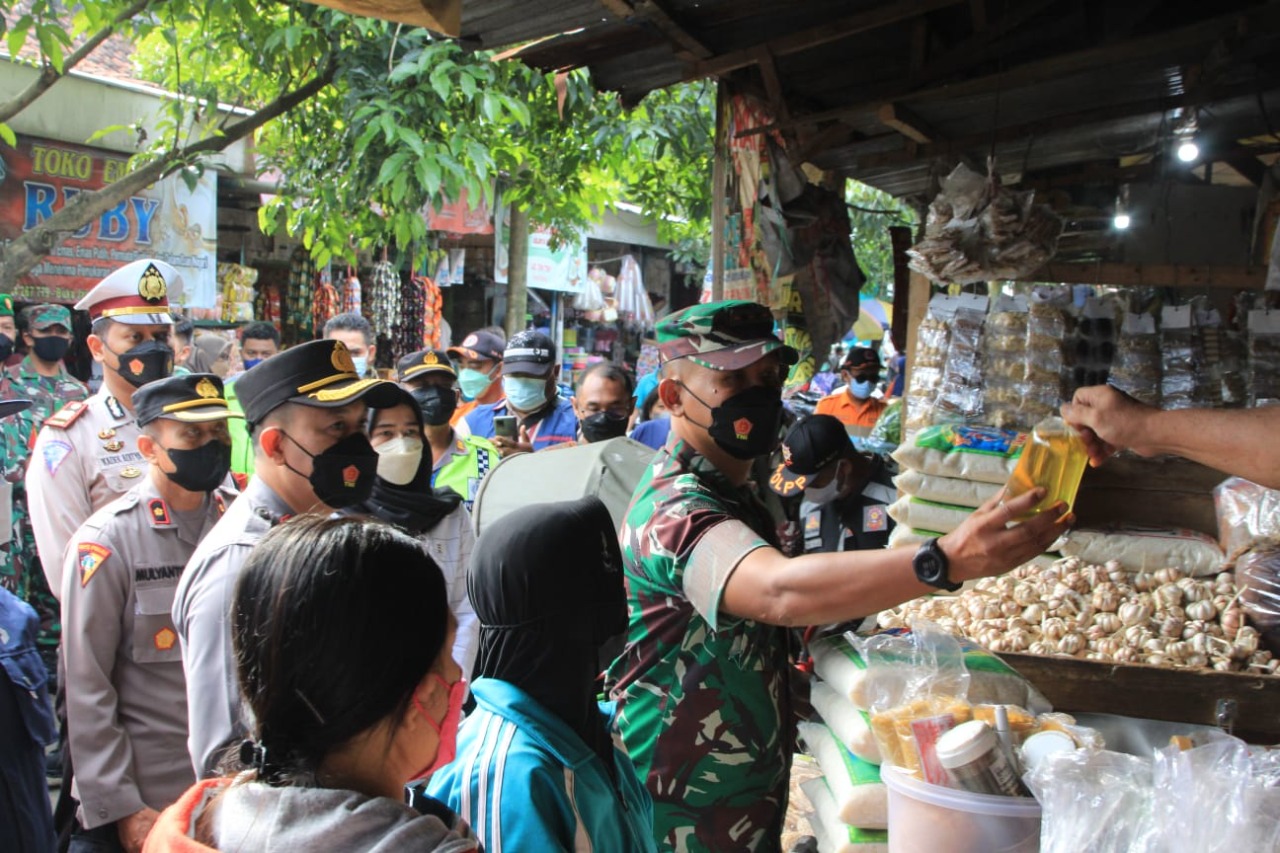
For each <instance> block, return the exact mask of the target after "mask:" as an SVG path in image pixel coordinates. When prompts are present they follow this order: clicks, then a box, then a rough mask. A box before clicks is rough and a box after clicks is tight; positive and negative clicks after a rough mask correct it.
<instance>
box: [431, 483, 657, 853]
mask: <svg viewBox="0 0 1280 853" xmlns="http://www.w3.org/2000/svg"><path fill="white" fill-rule="evenodd" d="M467 590H468V592H469V593H470V596H471V603H472V605H473V607H474V608H475V611H476V616H477V617H478V618H479V620H480V650H479V655H478V657H477V659H476V668H475V674H476V679H475V681H473V682H472V685H471V692H472V695H474V696H475V699H476V711H475V712H474V713H473V714H472V715H471V716H470V717H468V718H467V720H466V722H465V723H464V724H463V726H462V729H461V731H460V732H459V734H458V754H457V758H455V759H454V761H453V763H452V764H450V765H448V766H447V767H444V768H442V769H441V770H439V771H437V773H436V774H435V775H434V776H432V777H431V781H430V783H429V785H428V789H427V790H428V792H429V793H430V794H431V796H433V797H435V798H436V799H438V800H441V801H442V802H444V803H446V804H447V805H449V806H450V807H452V808H453V809H454V810H455V811H457V812H458V814H459V815H460V816H461V817H462V818H463V819H464V820H466V821H467V822H468V823H470V824H471V827H472V829H473V830H474V831H475V833H476V834H477V835H478V836H479V837H480V840H481V842H482V843H483V844H484V847H485V850H486V851H488V853H503V851H504V850H507V851H519V850H538V851H544V850H545V851H554V850H599V851H609V853H615V851H617V853H631V852H632V851H634V853H649V851H655V850H656V849H657V848H656V847H655V844H654V840H653V828H652V827H653V803H652V801H651V800H650V799H649V794H648V792H647V791H645V789H644V786H643V785H642V784H641V783H640V780H639V778H638V777H637V775H636V771H635V767H634V766H633V765H632V763H631V760H630V759H629V758H628V757H627V756H626V754H625V753H623V752H622V751H621V750H619V749H618V748H617V747H615V745H614V741H613V737H612V715H613V708H612V705H611V704H607V703H597V701H596V698H595V694H596V690H595V678H596V675H597V674H598V673H599V664H598V661H597V653H598V650H599V648H600V646H601V645H603V644H604V642H605V641H606V640H608V639H610V638H611V637H613V636H615V635H616V634H618V633H620V632H622V631H623V630H625V629H626V626H627V605H626V597H625V592H624V589H623V580H622V554H621V552H620V551H619V548H618V538H617V533H616V531H615V530H614V527H613V522H612V520H611V519H610V517H609V511H608V510H607V509H605V506H604V504H603V503H601V502H600V501H599V500H598V499H597V498H594V497H591V498H583V499H582V500H578V501H572V502H568V503H555V504H539V505H535V506H529V507H525V508H523V509H521V510H517V511H516V512H513V513H511V514H510V515H508V516H506V517H505V518H503V519H502V520H501V521H499V522H498V523H497V524H495V525H494V526H493V527H491V528H489V530H487V531H486V532H485V533H484V534H483V535H482V536H481V537H480V539H479V541H478V542H477V543H476V548H475V551H474V552H473V554H472V560H471V575H470V578H469V579H468V581H467Z"/></svg>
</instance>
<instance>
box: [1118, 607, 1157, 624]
mask: <svg viewBox="0 0 1280 853" xmlns="http://www.w3.org/2000/svg"><path fill="white" fill-rule="evenodd" d="M1116 612H1117V614H1118V615H1119V616H1120V621H1121V622H1123V623H1124V624H1125V625H1127V626H1134V625H1145V624H1146V623H1147V621H1148V620H1149V619H1151V615H1152V613H1153V611H1152V609H1151V607H1149V606H1147V605H1145V604H1140V603H1138V602H1136V601H1127V602H1125V603H1124V604H1122V605H1120V607H1119V609H1118V610H1117V611H1116Z"/></svg>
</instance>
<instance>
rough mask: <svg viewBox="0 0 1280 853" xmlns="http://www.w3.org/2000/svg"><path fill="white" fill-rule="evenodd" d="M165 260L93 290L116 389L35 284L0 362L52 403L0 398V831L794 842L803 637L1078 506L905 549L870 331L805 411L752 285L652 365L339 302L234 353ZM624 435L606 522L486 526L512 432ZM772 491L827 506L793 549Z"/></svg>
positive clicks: (952, 575)
mask: <svg viewBox="0 0 1280 853" xmlns="http://www.w3.org/2000/svg"><path fill="white" fill-rule="evenodd" d="M176 284H177V273H176V271H175V270H174V269H173V268H172V267H170V266H169V265H167V264H165V263H163V262H162V261H158V260H143V261H136V262H133V263H131V264H127V265H125V266H124V267H122V268H120V269H119V270H117V271H116V272H115V273H113V274H111V275H110V276H108V277H107V278H105V279H103V280H102V282H101V283H100V284H98V286H97V287H95V288H94V289H93V290H92V291H91V292H90V293H88V294H87V295H86V296H85V297H84V298H83V299H82V300H81V301H80V303H79V304H77V306H76V307H77V308H78V309H80V310H84V311H87V312H88V315H89V318H90V321H91V323H92V333H91V334H90V335H89V337H88V347H89V350H90V352H91V353H92V356H93V358H94V360H95V361H97V362H98V363H99V364H101V367H102V375H103V382H102V386H101V388H100V389H99V390H98V391H97V392H96V393H94V394H92V395H90V394H89V393H88V389H87V388H86V387H85V386H83V385H82V384H80V383H79V382H78V381H77V380H75V379H73V378H71V377H70V375H69V374H67V373H66V371H65V369H64V368H63V367H62V365H61V359H62V357H63V355H65V353H66V350H67V345H68V343H69V341H70V339H71V320H70V314H69V312H68V311H67V309H66V308H63V307H60V306H53V305H37V306H33V307H31V308H28V309H27V310H26V311H25V312H24V314H25V316H24V317H23V331H22V335H23V338H24V342H25V343H26V345H27V350H28V352H27V354H26V355H25V356H24V357H23V359H22V360H21V362H20V363H18V364H16V365H14V366H12V367H10V368H7V369H6V371H5V373H4V380H3V386H0V400H4V401H8V400H11V399H14V398H23V399H26V400H30V401H31V402H30V404H29V405H30V407H29V408H26V409H25V411H19V410H20V409H22V408H23V407H24V406H26V405H28V404H25V403H17V402H14V403H3V404H0V416H3V417H4V418H5V420H4V422H3V423H4V426H3V430H4V432H3V437H4V443H5V444H4V453H5V468H4V471H5V480H6V482H7V483H9V484H11V489H12V505H13V511H12V524H11V525H7V527H9V528H11V529H12V539H11V541H10V542H9V543H8V545H7V546H6V547H5V548H3V549H0V553H3V555H4V559H5V562H3V563H0V572H2V573H3V574H0V577H2V578H3V579H4V591H2V592H0V629H2V630H0V660H2V661H3V662H4V671H5V674H6V675H8V679H7V680H6V679H0V731H2V732H3V734H2V735H0V737H2V738H3V739H4V751H3V758H2V759H0V764H3V767H2V768H0V771H2V772H0V786H3V787H4V788H5V789H6V793H7V794H8V796H6V797H0V848H3V849H5V850H40V851H46V850H53V849H58V848H59V847H61V849H68V848H69V849H71V850H74V851H89V850H94V851H98V850H124V851H131V853H132V851H139V850H148V851H197V850H209V849H220V850H242V849H249V850H271V849H281V850H283V849H290V850H293V849H340V850H378V851H381V850H387V851H391V850H396V851H399V850H410V849H422V850H436V851H442V852H443V853H453V851H468V850H479V849H487V850H490V851H499V850H502V849H503V848H504V847H506V848H508V849H518V850H535V849H536V850H570V849H575V850H576V849H599V850H609V851H651V850H715V851H720V850H773V849H778V847H779V844H780V836H781V829H782V821H783V817H784V814H785V811H786V800H787V778H788V772H789V769H790V756H791V752H792V750H793V747H794V735H795V729H794V726H795V722H796V713H797V708H796V707H794V704H793V690H792V684H791V678H790V675H791V673H792V672H793V671H794V669H793V667H792V662H793V661H794V660H795V658H796V655H797V653H798V649H797V648H796V646H795V634H794V632H793V631H792V629H793V628H795V627H801V626H809V625H823V624H829V623H840V622H845V621H848V620H853V619H857V618H860V617H863V616H866V615H869V614H872V613H875V612H877V611H878V610H881V609H883V608H885V607H890V606H894V605H896V604H898V603H901V602H903V601H906V600H908V599H911V598H914V597H917V596H919V595H922V594H925V593H928V592H930V591H932V590H935V589H938V588H944V589H950V588H953V587H954V586H955V585H956V584H958V583H960V582H962V581H964V580H968V579H972V578H978V577H984V576H990V575H995V574H999V573H1001V572H1004V571H1007V570H1009V569H1011V568H1013V567H1015V566H1017V565H1019V564H1020V563H1022V562H1024V561H1025V560H1027V559H1029V558H1031V557H1032V556H1034V555H1036V554H1038V553H1040V552H1042V551H1043V550H1044V549H1045V548H1046V547H1047V546H1048V545H1049V544H1050V543H1051V542H1052V541H1054V540H1055V539H1056V538H1057V537H1058V536H1059V535H1060V534H1061V533H1062V532H1063V531H1064V530H1065V529H1066V527H1067V525H1068V524H1069V523H1070V520H1071V519H1070V517H1069V515H1068V514H1067V513H1066V511H1065V509H1064V510H1063V511H1062V512H1056V513H1055V512H1050V513H1042V514H1040V515H1038V516H1036V517H1035V518H1034V519H1032V520H1031V521H1028V522H1025V523H1023V524H1020V525H1017V526H1013V527H1009V526H1008V522H1009V521H1010V519H1012V518H1017V517H1019V516H1021V515H1022V514H1023V512H1024V511H1025V510H1027V509H1029V508H1030V507H1031V506H1032V505H1034V504H1035V503H1037V502H1038V501H1039V500H1040V499H1041V497H1042V495H1041V493H1039V492H1032V493H1029V494H1027V495H1024V496H1022V497H1020V498H1017V499H1014V500H1010V501H1008V502H1007V503H1000V502H998V501H995V500H993V501H992V502H991V503H989V504H988V505H986V506H984V507H983V508H981V509H980V510H978V511H977V512H975V513H974V514H973V516H972V517H971V518H970V519H969V520H967V521H966V522H965V523H964V524H963V525H962V526H961V527H960V528H959V529H957V530H956V531H955V532H953V533H950V534H947V535H946V536H943V537H941V538H940V539H938V540H932V541H930V542H929V543H927V544H926V545H925V546H923V547H922V548H921V549H920V550H918V551H911V550H904V549H896V550H886V549H884V548H883V540H882V538H880V537H879V534H881V533H883V529H882V528H880V527H878V526H877V525H878V524H879V522H878V521H877V520H876V518H877V516H876V515H875V513H874V512H868V511H867V510H869V509H874V508H875V506H876V501H877V500H878V497H879V496H878V494H877V492H876V488H883V486H882V485H881V480H880V479H879V478H878V476H877V472H876V470H875V463H873V462H872V461H870V460H868V459H867V458H865V457H863V456H861V455H860V454H858V453H856V452H854V451H853V450H852V446H851V445H850V442H849V440H848V433H847V432H846V431H845V428H846V426H857V424H853V423H849V422H844V423H842V422H841V420H840V419H839V416H840V414H841V413H843V412H849V413H852V414H851V417H855V418H857V419H860V420H859V423H860V422H861V420H865V419H866V418H868V417H869V416H868V415H867V411H868V410H869V407H868V404H867V400H868V399H870V397H871V395H870V392H869V391H868V390H867V389H868V383H870V384H871V385H874V383H875V382H876V381H877V380H878V378H879V377H878V369H879V363H878V359H875V360H873V359H871V358H868V357H867V355H866V353H864V352H861V351H858V350H854V351H851V353H850V355H849V356H848V357H847V358H846V361H845V363H844V364H843V365H842V369H843V371H844V372H845V373H846V374H847V379H848V387H847V389H842V390H840V391H838V392H836V394H845V395H847V398H846V399H835V400H833V401H832V402H831V403H829V404H827V403H826V402H825V401H824V405H825V406H827V407H828V408H830V409H831V410H832V411H833V414H831V415H818V416H814V417H813V418H810V419H808V420H807V421H804V422H803V423H801V424H800V425H799V426H797V427H795V428H794V429H791V430H790V432H788V431H787V429H786V427H787V426H788V425H787V422H786V417H785V416H784V406H783V402H782V396H781V391H782V385H783V380H784V379H785V377H786V373H787V368H788V366H789V365H791V364H792V363H794V362H795V360H796V357H797V354H796V353H795V351H794V350H792V349H791V348H790V347H788V346H785V345H784V344H783V343H782V342H781V341H780V340H778V339H777V338H776V337H775V335H774V331H773V320H772V317H771V315H770V313H769V311H768V309H767V308H765V307H764V306H761V305H756V304H753V303H748V302H718V303H710V304H704V305H696V306H693V307H691V308H688V309H684V310H682V311H679V312H676V313H674V314H671V315H669V316H667V317H666V318H663V319H662V320H660V321H659V324H658V328H657V340H658V346H659V351H660V355H661V360H662V368H661V370H660V372H659V373H658V374H657V375H655V376H654V377H646V381H645V382H642V383H640V384H639V386H637V383H636V382H635V381H634V379H633V377H632V376H631V375H630V374H629V373H627V372H626V371H625V370H624V369H622V368H620V367H618V366H616V365H612V364H600V365H595V366H593V367H592V368H590V369H588V370H585V371H583V372H581V373H580V374H579V375H578V376H577V377H576V381H575V383H574V386H573V388H572V389H568V388H565V387H564V386H562V385H561V381H560V380H561V376H560V362H559V359H558V358H557V352H556V348H555V345H554V343H553V342H552V341H551V340H550V339H549V338H548V337H547V336H546V335H543V334H540V333H538V332H536V331H525V332H519V333H517V334H515V335H513V336H512V337H511V339H510V340H506V339H505V338H504V337H503V336H502V334H501V333H500V331H499V330H495V329H482V330H477V331H475V332H473V333H471V334H468V335H467V336H466V337H465V338H464V339H463V340H462V342H461V343H460V344H459V345H458V346H455V347H451V348H449V349H447V350H445V351H441V350H435V349H424V350H421V351H419V352H415V353H411V354H409V355H406V356H405V357H403V358H402V359H400V360H399V361H398V363H397V364H396V369H395V380H394V381H389V380H386V379H383V378H380V377H379V376H378V375H377V374H376V372H375V371H374V370H373V368H372V365H373V363H374V359H375V358H376V348H375V342H374V340H373V336H372V330H371V329H370V328H369V325H368V323H367V322H365V321H364V320H363V319H362V318H360V317H358V316H354V315H342V316H340V317H338V318H335V319H334V320H333V321H331V322H330V323H329V324H328V325H327V326H326V327H325V329H324V333H323V337H322V338H321V339H319V340H315V341H310V342H306V343H301V344H297V345H294V346H292V347H289V348H287V349H281V347H280V340H279V335H278V334H277V333H276V331H275V329H274V328H272V327H271V326H269V325H266V324H251V325H248V326H246V327H244V328H243V329H242V330H241V334H240V336H239V340H238V346H239V347H240V352H239V354H238V355H239V357H240V360H241V361H243V363H244V367H245V369H244V370H243V372H240V373H238V374H237V375H230V376H228V375H227V373H228V366H229V364H230V363H232V362H233V361H235V359H234V358H232V357H230V356H229V355H228V353H227V348H228V347H230V346H234V344H230V343H227V344H226V345H224V344H222V343H217V344H216V345H213V344H206V343H205V342H206V341H207V340H209V339H210V338H211V337H212V336H208V335H206V336H200V337H193V336H192V330H191V329H190V328H186V329H184V328H183V327H182V326H181V325H178V326H177V327H175V324H174V317H173V316H172V314H171V313H170V309H169V305H168V301H167V296H166V294H167V291H168V290H169V289H170V288H173V287H174V286H175V285H176ZM6 308H7V310H8V317H9V318H10V319H12V313H13V312H12V301H11V300H8V299H7V297H6V298H4V299H3V300H0V321H3V320H4V319H5V315H4V314H3V311H4V309H6ZM17 333H18V332H17V329H16V328H13V329H11V330H9V331H5V326H4V325H3V323H0V345H2V344H3V342H4V340H5V337H4V336H6V335H7V336H8V339H9V340H13V339H14V338H15V337H16V335H17ZM218 340H221V339H218ZM233 355H234V354H233ZM873 355H874V354H873ZM175 360H180V361H182V362H183V363H184V365H183V367H182V369H175ZM833 396H834V395H833ZM1107 404H1108V401H1107V400H1102V399H1095V400H1082V401H1080V404H1079V405H1081V406H1092V408H1093V411H1094V413H1095V414H1096V413H1098V412H1104V410H1105V408H1106V405H1107ZM1104 414H1105V412H1104ZM1129 414H1132V413H1129ZM641 417H642V418H643V420H639V419H640V418H641ZM638 420H639V423H638V424H637V421H638ZM646 426H647V427H648V428H647V429H645V427H646ZM1092 429H1093V431H1092V432H1091V433H1090V435H1091V436H1093V438H1094V439H1096V442H1095V446H1097V447H1101V446H1102V445H1103V444H1104V443H1105V442H1107V441H1112V442H1114V441H1117V440H1118V439H1117V438H1116V436H1117V435H1119V434H1120V433H1119V432H1113V431H1111V428H1110V427H1109V426H1107V425H1106V424H1104V423H1102V421H1101V420H1099V419H1097V418H1095V419H1094V422H1093V423H1092ZM628 432H630V433H631V435H632V436H634V439H625V438H623V436H625V435H627V434H628ZM784 436H785V441H783V442H782V449H781V453H780V454H779V453H775V451H776V450H778V445H779V442H780V440H782V439H783V438H784ZM617 439H621V440H624V441H626V440H640V441H642V442H643V443H645V444H648V445H649V446H650V447H653V448H654V455H653V460H652V462H651V463H649V465H648V468H647V471H646V472H645V474H644V475H643V477H642V478H641V479H640V481H639V483H638V484H636V487H635V492H634V496H633V498H632V501H631V505H630V508H629V510H628V511H627V513H626V516H625V520H624V521H623V523H622V525H621V529H620V530H619V529H618V526H617V524H616V523H615V521H614V519H613V517H611V515H610V512H609V511H608V509H607V508H606V507H605V506H604V504H602V503H601V502H600V500H598V499H597V498H595V497H590V496H587V497H583V498H581V499H579V500H575V501H569V502H556V503H544V502H540V501H538V499H537V491H538V488H537V487H538V484H537V483H530V484H528V485H529V490H530V500H529V505H528V506H526V507H524V508H522V509H519V510H517V511H514V512H511V513H510V514H508V515H506V516H505V517H503V518H501V519H500V520H499V521H498V522H496V523H495V524H492V525H490V526H488V527H487V528H486V530H485V531H484V532H483V533H482V535H480V536H479V538H478V539H477V538H476V537H475V535H474V534H473V526H472V524H471V520H470V514H471V512H472V511H473V509H474V504H475V501H476V496H477V492H478V490H479V487H480V484H481V483H482V482H483V481H484V479H485V478H486V476H488V474H489V472H490V471H491V470H492V469H493V468H494V467H496V466H497V464H498V462H499V461H500V460H501V458H502V457H504V456H509V455H512V454H516V453H549V452H565V453H568V451H566V450H565V448H571V447H573V446H575V445H577V444H579V443H591V442H597V441H609V440H617ZM1099 453H1101V451H1099ZM557 458H560V457H557ZM564 458H565V459H566V460H569V459H570V456H568V455H566V456H565V457H564ZM770 460H772V461H770ZM771 466H772V467H771ZM757 484H759V485H760V486H766V485H768V486H771V487H772V488H771V489H769V488H757ZM789 497H791V498H799V497H804V498H806V499H807V502H808V504H809V505H811V506H813V507H817V508H819V509H821V508H823V507H832V508H834V509H833V510H832V516H831V517H832V519H834V520H833V521H832V522H831V523H830V524H828V523H827V522H825V521H823V520H822V519H821V518H820V519H818V521H816V522H814V523H813V524H812V525H811V524H810V522H808V521H805V522H804V526H805V528H806V531H807V529H808V528H809V527H810V526H813V527H814V528H815V531H816V532H815V533H814V535H812V536H810V535H808V534H807V533H806V535H805V536H804V537H803V541H802V542H799V543H790V544H788V543H784V542H783V538H784V537H783V535H782V531H783V530H784V529H785V526H786V525H785V521H786V519H785V518H780V517H779V515H778V512H777V506H778V502H779V501H782V500H785V499H787V498H789ZM855 516H860V517H861V518H862V519H863V521H864V524H863V525H862V526H861V527H854V526H850V525H849V524H846V523H844V522H843V519H846V518H852V517H855ZM793 521H794V519H793ZM6 533H8V531H7V530H6ZM24 600H25V601H26V602H29V604H24V603H23V601H24ZM619 647H620V648H621V652H620V653H618V654H616V655H615V654H613V653H612V651H611V650H613V649H616V648H619ZM606 649H608V650H610V651H609V653H608V654H605V653H604V652H603V651H602V650H606ZM602 670H603V672H602ZM55 685H56V690H55V689H54V688H55ZM52 693H56V694H57V696H58V701H57V703H56V705H57V711H56V717H57V719H55V712H54V709H53V704H52V703H51V702H50V700H49V695H50V694H52ZM602 694H607V695H602ZM464 708H467V709H469V710H466V711H464ZM59 738H61V740H62V741H63V743H64V746H65V749H64V750H63V753H62V754H63V759H62V766H61V770H62V778H63V781H62V785H61V788H60V800H59V804H58V809H57V814H56V819H55V815H54V814H51V813H50V809H49V801H48V795H47V791H46V788H45V766H44V759H45V753H46V748H47V747H49V746H52V745H53V744H54V743H55V742H56V741H58V740H59Z"/></svg>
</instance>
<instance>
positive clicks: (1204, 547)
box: [1061, 527, 1225, 577]
mask: <svg viewBox="0 0 1280 853" xmlns="http://www.w3.org/2000/svg"><path fill="white" fill-rule="evenodd" d="M1061 550H1062V554H1063V555H1064V556H1067V557H1079V558H1080V559H1081V560H1084V561H1085V562H1086V563H1094V564H1098V565H1101V564H1103V563H1105V562H1106V561H1107V560H1117V561H1119V563H1120V565H1121V566H1123V567H1124V569H1125V570H1126V571H1130V572H1141V571H1154V570H1156V569H1163V568H1165V567H1166V566H1168V567H1172V568H1175V569H1180V570H1181V571H1184V572H1186V573H1187V574H1189V575H1191V576H1192V577H1204V576H1206V575H1212V574H1217V573H1218V572H1219V571H1221V567H1222V564H1223V562H1225V557H1224V556H1223V553H1222V549H1221V548H1219V547H1218V543H1217V542H1216V541H1215V540H1214V539H1213V537H1211V536H1206V535H1205V534H1203V533H1197V532H1196V531H1194V530H1166V529H1159V528H1154V527H1150V528H1148V527H1122V528H1117V529H1115V530H1072V531H1071V532H1070V533H1068V534H1067V537H1066V541H1065V542H1064V543H1063V545H1062V549H1061Z"/></svg>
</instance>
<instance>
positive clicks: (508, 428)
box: [493, 415, 516, 439]
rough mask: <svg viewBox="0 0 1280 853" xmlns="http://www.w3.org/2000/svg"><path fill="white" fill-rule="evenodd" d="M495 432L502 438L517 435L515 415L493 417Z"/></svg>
mask: <svg viewBox="0 0 1280 853" xmlns="http://www.w3.org/2000/svg"><path fill="white" fill-rule="evenodd" d="M493 434H494V435H495V436H498V437H500V438H512V439H513V438H515V437H516V418H515V415H498V416H496V417H495V418H494V419H493Z"/></svg>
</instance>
